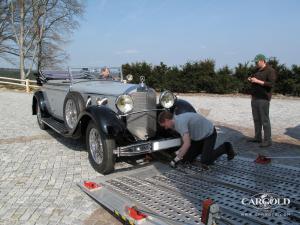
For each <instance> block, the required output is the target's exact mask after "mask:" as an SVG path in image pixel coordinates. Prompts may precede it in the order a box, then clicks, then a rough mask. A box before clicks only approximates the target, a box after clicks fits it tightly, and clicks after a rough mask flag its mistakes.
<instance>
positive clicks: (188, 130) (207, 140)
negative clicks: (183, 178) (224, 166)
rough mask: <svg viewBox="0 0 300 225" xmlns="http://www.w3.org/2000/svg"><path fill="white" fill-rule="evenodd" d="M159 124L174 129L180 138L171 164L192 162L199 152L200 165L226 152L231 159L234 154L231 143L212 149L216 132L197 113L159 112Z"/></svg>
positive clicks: (207, 121)
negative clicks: (180, 143) (179, 143)
mask: <svg viewBox="0 0 300 225" xmlns="http://www.w3.org/2000/svg"><path fill="white" fill-rule="evenodd" d="M158 122H159V124H160V125H161V126H162V127H164V128H165V129H174V130H175V131H177V132H178V133H179V134H180V135H181V138H182V141H183V144H182V146H181V147H180V148H179V150H178V151H176V155H177V156H176V157H175V158H174V159H173V160H172V161H171V166H173V167H175V166H176V164H177V163H178V162H179V161H180V160H182V161H183V162H192V161H194V160H195V159H196V157H197V156H198V155H199V154H201V163H202V165H204V166H206V165H211V164H213V163H214V161H215V160H216V159H217V158H218V157H219V156H221V155H223V154H225V153H226V154H227V159H228V160H231V159H233V158H234V156H235V152H234V150H233V147H232V144H231V143H230V142H224V143H223V144H221V145H220V146H219V147H218V148H217V149H214V146H215V143H216V139H217V132H216V129H215V127H214V125H213V124H212V122H210V121H209V120H207V119H206V118H205V117H203V116H202V115H200V114H198V113H193V112H187V113H183V114H180V115H174V116H173V114H172V113H170V112H168V111H164V112H162V113H160V114H159V117H158Z"/></svg>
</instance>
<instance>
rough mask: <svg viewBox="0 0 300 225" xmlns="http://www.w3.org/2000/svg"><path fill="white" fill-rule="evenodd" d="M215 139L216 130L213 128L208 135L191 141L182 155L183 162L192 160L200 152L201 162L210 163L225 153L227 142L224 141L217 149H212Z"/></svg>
mask: <svg viewBox="0 0 300 225" xmlns="http://www.w3.org/2000/svg"><path fill="white" fill-rule="evenodd" d="M216 139H217V131H216V129H215V128H214V132H213V133H212V134H211V135H209V136H208V137H206V138H204V139H202V140H199V141H193V140H192V141H191V146H190V148H189V150H188V152H187V153H186V154H185V155H184V157H183V161H184V162H192V161H193V160H195V159H196V157H197V156H198V155H199V154H201V163H203V164H206V165H210V164H213V162H214V161H215V160H216V159H217V158H219V157H220V156H221V155H223V154H225V153H227V149H228V145H230V143H229V142H224V143H223V144H221V145H220V146H219V147H218V148H217V149H215V150H214V147H215V143H216Z"/></svg>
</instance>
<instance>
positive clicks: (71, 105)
mask: <svg viewBox="0 0 300 225" xmlns="http://www.w3.org/2000/svg"><path fill="white" fill-rule="evenodd" d="M83 109H84V102H83V99H82V97H81V96H79V95H78V94H75V93H69V94H68V95H67V96H66V99H65V103H64V120H65V125H66V127H67V128H68V129H69V130H73V129H74V128H75V126H76V125H77V122H78V116H79V114H80V113H81V112H82V110H83Z"/></svg>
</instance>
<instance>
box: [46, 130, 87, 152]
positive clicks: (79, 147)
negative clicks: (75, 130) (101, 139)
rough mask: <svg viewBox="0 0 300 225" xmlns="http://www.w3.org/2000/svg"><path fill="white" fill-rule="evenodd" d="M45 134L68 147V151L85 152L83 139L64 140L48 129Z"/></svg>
mask: <svg viewBox="0 0 300 225" xmlns="http://www.w3.org/2000/svg"><path fill="white" fill-rule="evenodd" d="M47 133H48V134H49V135H51V137H53V138H54V139H55V140H57V141H58V142H59V143H61V144H63V145H64V146H66V147H68V148H69V149H72V150H74V151H85V150H86V147H85V142H84V141H83V139H72V138H66V137H64V136H62V135H60V134H58V133H56V132H55V131H53V130H51V129H48V130H47Z"/></svg>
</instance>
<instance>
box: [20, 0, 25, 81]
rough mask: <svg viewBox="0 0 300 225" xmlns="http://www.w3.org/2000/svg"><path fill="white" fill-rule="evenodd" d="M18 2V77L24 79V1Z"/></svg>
mask: <svg viewBox="0 0 300 225" xmlns="http://www.w3.org/2000/svg"><path fill="white" fill-rule="evenodd" d="M19 4H20V36H19V53H20V79H22V80H24V79H25V56H24V46H23V45H24V23H25V21H24V20H25V18H24V17H25V12H24V8H25V3H24V0H19Z"/></svg>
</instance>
